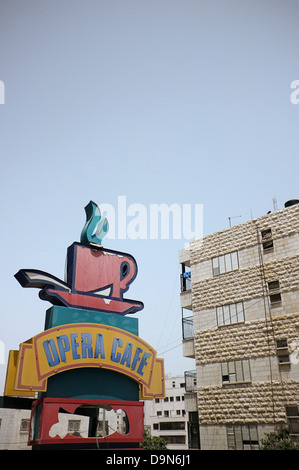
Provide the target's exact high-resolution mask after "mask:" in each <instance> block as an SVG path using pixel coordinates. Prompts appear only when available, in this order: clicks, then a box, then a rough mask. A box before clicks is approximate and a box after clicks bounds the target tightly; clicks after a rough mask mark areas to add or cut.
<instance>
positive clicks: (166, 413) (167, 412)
mask: <svg viewBox="0 0 299 470" xmlns="http://www.w3.org/2000/svg"><path fill="white" fill-rule="evenodd" d="M164 418H169V411H168V410H165V411H164Z"/></svg>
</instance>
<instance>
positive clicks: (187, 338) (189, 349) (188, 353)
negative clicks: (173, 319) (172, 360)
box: [182, 317, 195, 359]
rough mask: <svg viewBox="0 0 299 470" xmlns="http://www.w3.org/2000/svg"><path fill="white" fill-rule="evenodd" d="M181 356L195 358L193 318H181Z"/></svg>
mask: <svg viewBox="0 0 299 470" xmlns="http://www.w3.org/2000/svg"><path fill="white" fill-rule="evenodd" d="M182 334H183V356H184V357H190V358H193V359H194V358H195V352H194V328H193V317H185V318H182Z"/></svg>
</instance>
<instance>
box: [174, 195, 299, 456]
mask: <svg viewBox="0 0 299 470" xmlns="http://www.w3.org/2000/svg"><path fill="white" fill-rule="evenodd" d="M183 251H184V253H181V254H180V262H181V263H182V264H185V265H187V266H190V269H191V281H192V283H191V290H190V291H188V292H184V293H183V294H181V306H182V307H184V308H186V306H187V304H188V305H189V307H187V308H189V309H190V308H191V309H192V312H193V323H194V359H195V367H196V372H197V406H198V417H199V427H200V442H201V448H202V449H209V448H213V449H227V448H232V444H231V442H232V441H233V438H232V436H234V433H236V436H234V439H235V441H236V442H238V445H239V446H241V447H239V448H242V446H243V448H247V447H244V446H245V445H247V446H248V439H249V448H256V446H258V439H260V438H261V436H264V433H265V432H266V431H267V432H270V431H273V430H274V427H275V426H276V425H277V424H279V423H285V424H286V423H288V422H289V421H288V415H287V411H286V409H287V407H294V408H293V409H298V423H299V353H298V351H299V204H296V205H293V206H291V207H288V208H285V209H283V210H279V211H275V212H273V213H270V214H266V215H265V216H262V217H259V218H257V219H254V220H250V221H248V222H246V223H244V224H240V225H236V226H234V227H231V228H228V229H225V230H222V231H220V232H217V233H214V234H211V235H208V236H206V237H204V238H203V239H201V240H195V241H192V242H190V243H189V249H188V250H183ZM232 254H233V255H232ZM224 259H225V261H224ZM232 260H234V261H232ZM217 263H218V264H217ZM221 263H222V264H221ZM225 263H226V264H225ZM223 266H224V267H223ZM227 266H229V268H227ZM187 296H188V297H187ZM234 305H238V306H239V307H238V308H241V310H242V315H240V317H238V318H237V319H236V318H234V320H232V317H229V314H228V312H230V309H231V308H232V306H234ZM233 308H235V307H233ZM222 309H223V310H222ZM219 311H220V312H222V311H223V312H224V311H225V312H226V317H225V321H224V320H223V321H222V322H221V321H219V318H220V316H219ZM233 311H235V310H233ZM217 312H218V313H217ZM221 318H222V317H221ZM223 318H224V317H223ZM189 341H190V340H189ZM188 349H189V350H190V345H189V348H188ZM189 354H190V353H189ZM189 357H190V355H189ZM246 426H247V428H246ZM298 426H299V424H298ZM242 433H243V434H244V436H245V435H246V436H247V434H248V433H249V434H248V435H250V433H251V436H253V435H254V436H255V437H254V438H253V437H251V438H248V436H247V438H246V439H245V437H244V439H243V441H242V439H241V438H240V436H241V435H242ZM257 436H258V438H257ZM238 439H239V440H238ZM250 439H251V442H250ZM250 446H251V447H250Z"/></svg>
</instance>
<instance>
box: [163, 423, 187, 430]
mask: <svg viewBox="0 0 299 470" xmlns="http://www.w3.org/2000/svg"><path fill="white" fill-rule="evenodd" d="M183 429H185V422H184V421H172V422H170V423H169V422H168V423H160V431H179V430H183Z"/></svg>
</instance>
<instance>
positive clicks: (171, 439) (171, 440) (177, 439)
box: [163, 436, 186, 444]
mask: <svg viewBox="0 0 299 470" xmlns="http://www.w3.org/2000/svg"><path fill="white" fill-rule="evenodd" d="M163 439H164V440H165V442H166V444H185V443H186V438H185V436H163Z"/></svg>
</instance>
